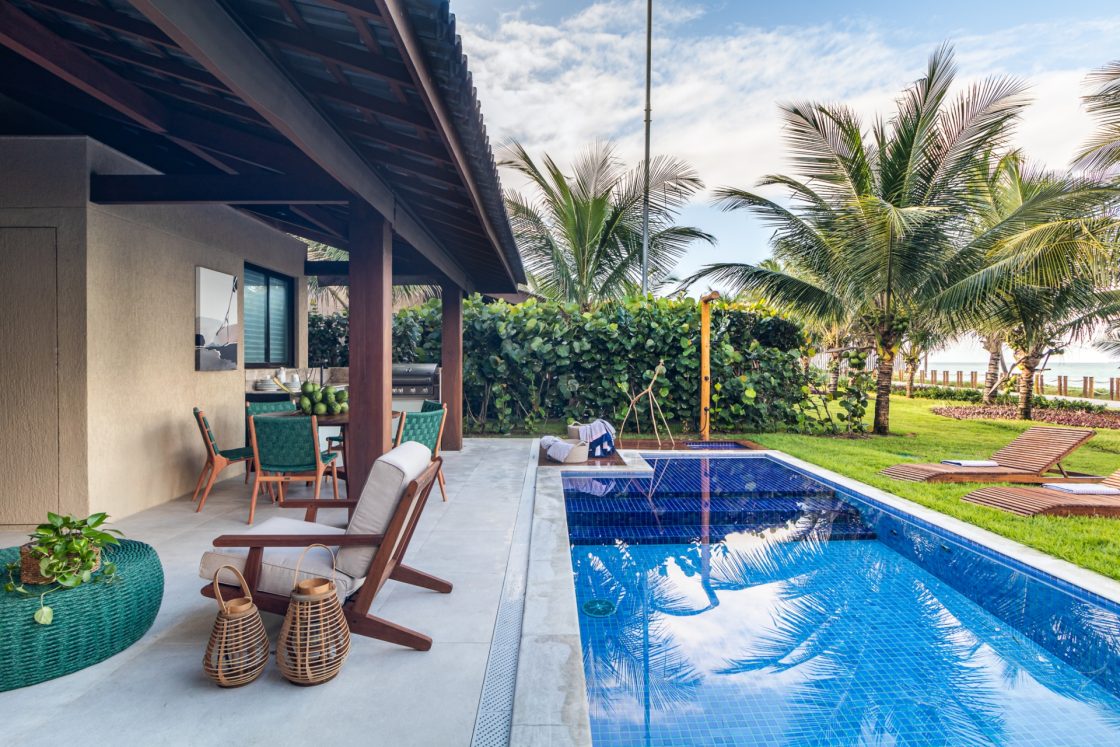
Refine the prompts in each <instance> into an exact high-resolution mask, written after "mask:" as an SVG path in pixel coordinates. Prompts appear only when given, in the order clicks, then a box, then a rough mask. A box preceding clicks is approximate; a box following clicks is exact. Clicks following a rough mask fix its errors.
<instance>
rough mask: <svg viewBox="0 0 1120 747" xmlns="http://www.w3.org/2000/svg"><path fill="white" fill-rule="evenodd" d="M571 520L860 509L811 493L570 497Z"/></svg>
mask: <svg viewBox="0 0 1120 747" xmlns="http://www.w3.org/2000/svg"><path fill="white" fill-rule="evenodd" d="M565 505H566V509H567V514H568V524H569V526H580V525H604V524H605V525H614V526H640V525H693V524H695V525H699V524H700V523H702V522H703V521H704V520H705V518H706V520H707V522H708V523H710V524H746V525H782V524H785V523H787V522H789V521H793V520H796V519H797V518H798V517H800V516H803V515H805V514H819V515H822V516H831V517H840V516H849V517H852V518H854V519H855V520H858V519H859V512H858V511H856V509H854V508H853V507H852V506H850V505H848V504H847V503H844V502H843V501H840V500H837V499H833V498H825V497H815V496H796V497H792V496H791V497H784V498H778V497H762V498H759V497H755V496H734V497H731V496H724V497H717V498H712V499H710V500H709V501H707V510H706V511H705V503H704V502H703V501H702V500H701V499H700V498H697V497H695V496H692V497H688V498H655V499H646V498H598V497H586V496H584V497H569V498H568V499H567V500H566V501H565Z"/></svg>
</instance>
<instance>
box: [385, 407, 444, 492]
mask: <svg viewBox="0 0 1120 747" xmlns="http://www.w3.org/2000/svg"><path fill="white" fill-rule="evenodd" d="M430 402H432V400H424V405H423V406H424V407H428V404H429V403H430ZM433 404H438V405H439V408H438V409H431V408H428V409H422V410H420V411H419V412H415V411H412V412H401V413H399V415H400V419H399V420H398V421H397V437H396V438H395V439H394V440H393V446H400V445H401V444H403V443H404V442H405V441H416V442H417V443H422V444H424V445H425V446H427V447H428V448H429V449H431V450H432V459H438V458H439V447H440V444H441V443H442V442H443V425H444V421H446V420H447V410H445V409H444V408H443V404H442V403H439V402H435V403H433ZM436 478H437V479H438V480H439V492H440V495H442V496H443V500H444V502H446V501H447V483H445V482H444V479H443V462H442V461H441V462H440V467H439V472H437V473H436Z"/></svg>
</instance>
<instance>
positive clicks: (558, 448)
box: [541, 436, 576, 462]
mask: <svg viewBox="0 0 1120 747" xmlns="http://www.w3.org/2000/svg"><path fill="white" fill-rule="evenodd" d="M575 447H576V445H575V444H572V443H568V442H567V441H565V440H564V439H562V438H557V437H556V436H542V437H541V448H542V449H544V453H545V456H547V457H548V458H549V459H551V460H552V461H554V462H563V461H564V460H565V459H567V458H568V454H571V453H572V449H574V448H575Z"/></svg>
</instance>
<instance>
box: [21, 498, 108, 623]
mask: <svg viewBox="0 0 1120 747" xmlns="http://www.w3.org/2000/svg"><path fill="white" fill-rule="evenodd" d="M108 518H109V516H108V514H105V513H103V512H102V513H96V514H90V515H89V516H87V517H86V518H84V519H77V518H75V517H73V516H67V515H61V514H56V513H50V512H48V513H47V523H45V524H40V525H39V526H38V527H36V528H35V531H34V532H33V533H32V534H31V535H30V537H31V541H30V542H28V543H26V544H24V545H22V546H21V547H20V548H19V554H20V560H19V562H18V563H15V562H13V563H11V564H9V565H8V582H7V583H6V584H5V585H4V589H5V591H9V592H17V593H20V594H25V595H27V596H31V595H33V594H36V593H38V594H39V602H40V606H39V610H38V611H37V612H36V613H35V620H36V622H39V623H42V624H44V625H49V624H50V622H51V619H52V617H53V612H52V611H51V608H50V607H47V606H46V605H45V604H43V597H44V596H46V595H47V594H48V593H50V592H52V591H57V590H59V589H72V588H74V587H77V586H81V585H82V584H85V583H89V582H90V581H92V580H94V575H93V574H94V573H95V572H96V571H98V570H99V569H100V570H101V573H100V574H99V575H98V577H97V580H110V579H112V578H113V577H114V576H115V574H116V571H117V568H116V565H115V564H114V563H111V562H105V563H102V560H101V550H102V548H104V547H105V546H106V545H118V544H120V542H119V540H117V538H116V537H114V536H113V535H114V534H120V532H119V531H117V530H116V529H106V528H102V525H103V524H104V523H105V520H106V519H108ZM17 570H18V571H19V574H20V583H19V584H18V585H17V584H16V582H15V572H16V571H17ZM27 584H31V585H43V584H50V587H49V588H47V589H34V590H28V589H27V588H26V585H27Z"/></svg>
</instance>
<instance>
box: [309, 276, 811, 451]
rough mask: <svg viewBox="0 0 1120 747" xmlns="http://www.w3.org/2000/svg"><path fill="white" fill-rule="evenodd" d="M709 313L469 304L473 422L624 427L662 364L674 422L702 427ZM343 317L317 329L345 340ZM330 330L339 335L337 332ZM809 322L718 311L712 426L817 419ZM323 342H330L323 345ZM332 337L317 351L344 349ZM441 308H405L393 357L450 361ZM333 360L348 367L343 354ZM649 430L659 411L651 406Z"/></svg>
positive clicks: (677, 307) (492, 427) (495, 426)
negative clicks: (811, 413) (705, 317)
mask: <svg viewBox="0 0 1120 747" xmlns="http://www.w3.org/2000/svg"><path fill="white" fill-rule="evenodd" d="M699 322H700V312H699V308H698V306H697V304H696V302H695V301H694V300H692V299H687V298H686V299H652V300H627V301H616V302H608V303H604V304H603V305H601V306H599V307H598V308H597V309H596V310H594V311H590V312H585V311H580V309H579V307H578V306H575V305H570V304H558V303H552V302H536V301H528V302H526V303H523V304H518V305H511V304H507V303H501V302H499V303H484V302H483V301H482V300H481V299H480V298H478V297H471V298H468V299H467V300H466V301H465V303H464V308H463V338H464V341H463V342H464V348H465V350H466V359H465V360H464V364H463V368H464V371H463V378H464V394H465V402H464V406H465V409H466V426H467V428H468V429H470V430H473V431H476V432H478V431H482V432H500V433H508V432H510V431H512V430H514V429H527V430H533V429H534V428H536V427H538V426H539V425H540V424H542V423H543V422H545V421H549V420H553V421H560V420H563V421H567V420H572V419H577V420H587V419H591V418H595V417H605V418H607V419H609V420H612V421H613V422H615V423H616V425H617V424H619V423H620V422H621V420H622V417H623V414H624V412H625V410H626V406H627V404H628V403H629V401H630V397H631V396H632V395H633V394H635V393H637V392H638V391H639V390H641V389H643V388H644V387H646V386H647V385H648V383H649V380H650V377H651V376H652V374H653V370H654V368H655V367H656V366H657V363H658V361H659V360H662V359H664V361H665V368H666V373H665V375H664V376H663V377H661V378H660V379H659V380H658V389H657V395H658V401H659V403H660V405H661V407H662V409H663V411H664V414H665V417H666V418H667V419H668V420H669V422H670V423H671V424H672V425H673V426H674V427H680V428H683V429H685V430H689V431H694V430H695V429H696V427H697V416H698V414H699V391H700V355H699V340H700V332H699ZM339 323H340V322H339V320H338V319H337V318H336V319H334V320H331V321H330V322H326V321H321V320H316V319H314V317H313V318H312V322H311V325H310V327H311V330H312V336H313V337H315V336H317V335H325V336H326V337H329V338H332V339H333V340H334V341H335V342H340V337H341V334H340V332H339V330H338V325H339ZM327 330H329V331H327ZM804 341H805V340H804V335H803V334H802V332H801V329H800V328H799V327H798V326H797V325H796V324H794V323H793V322H790V321H788V320H786V319H783V318H781V317H778V316H776V315H775V314H774V313H773V312H771V311H769V310H768V309H765V308H763V307H747V306H744V305H741V304H729V303H723V302H717V303H716V304H713V309H712V381H713V386H712V428H713V430H722V431H756V430H766V429H773V428H777V427H782V426H789V425H797V424H800V423H803V422H804V421H805V414H804V412H803V410H802V405H803V404H804V403H805V401H806V398H807V397H808V387H807V386H806V381H805V375H804V372H803V370H802V368H801V350H800V347H801V346H802V345H803V344H804ZM317 346H318V347H317ZM334 347H335V343H334V342H331V341H329V340H328V341H320V342H317V343H313V344H312V348H313V349H328V348H330V349H333V348H334ZM439 356H440V304H439V301H438V300H436V301H432V302H429V303H427V304H424V305H422V306H417V307H412V308H408V309H404V310H402V311H400V312H398V313H397V314H396V315H395V317H394V321H393V358H394V360H396V361H402V362H411V361H416V362H438V361H439ZM329 363H332V364H334V365H344V362H343V361H342V360H332V361H330V362H329ZM641 415H642V422H643V426H647V427H648V420H649V417H648V410H645V411H643V412H642V413H641Z"/></svg>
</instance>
